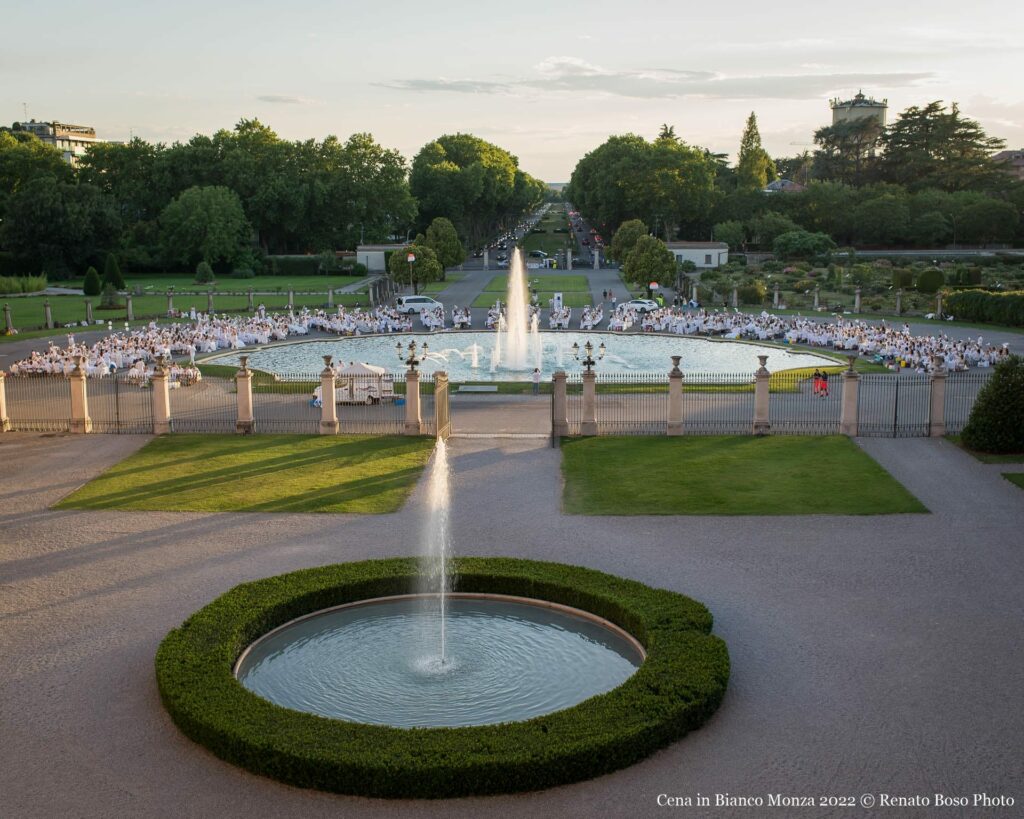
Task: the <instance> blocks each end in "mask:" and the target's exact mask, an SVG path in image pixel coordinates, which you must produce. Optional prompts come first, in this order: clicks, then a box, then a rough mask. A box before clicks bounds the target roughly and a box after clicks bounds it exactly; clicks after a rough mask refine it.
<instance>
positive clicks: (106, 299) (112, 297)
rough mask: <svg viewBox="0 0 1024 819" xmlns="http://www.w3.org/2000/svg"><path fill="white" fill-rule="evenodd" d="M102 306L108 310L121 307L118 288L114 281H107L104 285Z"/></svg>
mask: <svg viewBox="0 0 1024 819" xmlns="http://www.w3.org/2000/svg"><path fill="white" fill-rule="evenodd" d="M100 307H103V308H104V309H107V310H112V309H114V308H116V307H120V302H119V297H118V293H117V288H116V287H114V285H113V283H112V282H107V283H106V284H105V285H103V291H102V292H101V293H100Z"/></svg>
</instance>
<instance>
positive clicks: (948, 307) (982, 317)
mask: <svg viewBox="0 0 1024 819" xmlns="http://www.w3.org/2000/svg"><path fill="white" fill-rule="evenodd" d="M943 310H944V311H945V312H946V313H948V314H949V315H951V316H954V317H955V318H958V319H961V320H963V321H987V322H991V323H992V324H1005V325H1007V326H1012V327H1024V290H1012V291H1008V292H1005V293H991V292H989V291H987V290H962V291H960V292H958V293H952V294H950V295H949V296H947V297H946V303H945V305H944V306H943Z"/></svg>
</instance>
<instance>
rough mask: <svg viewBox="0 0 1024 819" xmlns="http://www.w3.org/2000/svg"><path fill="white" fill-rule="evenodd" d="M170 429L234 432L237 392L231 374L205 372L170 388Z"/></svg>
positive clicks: (236, 415) (176, 430)
mask: <svg viewBox="0 0 1024 819" xmlns="http://www.w3.org/2000/svg"><path fill="white" fill-rule="evenodd" d="M170 398H171V431H172V432H234V431H235V421H236V420H237V419H238V395H237V393H236V391H235V380H234V379H233V378H218V377H216V376H211V375H205V376H203V378H202V380H201V381H197V382H196V383H194V384H191V385H190V386H187V387H186V386H180V387H178V388H176V389H172V390H171V392H170Z"/></svg>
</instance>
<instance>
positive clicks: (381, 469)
mask: <svg viewBox="0 0 1024 819" xmlns="http://www.w3.org/2000/svg"><path fill="white" fill-rule="evenodd" d="M433 445H434V442H433V441H432V440H431V439H429V438H418V437H417V438H414V437H408V438H406V437H401V436H390V437H353V436H335V435H331V436H327V435H325V436H319V435H253V436H242V435H167V436H162V437H160V438H156V439H154V440H153V441H150V442H149V443H148V444H146V446H144V447H143V448H142V449H140V450H139V451H138V452H137V453H135V454H134V455H132V456H130V457H128V458H126V459H125V460H123V461H121V463H119V464H117V465H116V466H113V467H111V468H110V469H108V470H107V471H106V472H104V473H103V474H102V475H100V476H99V477H98V478H96V479H94V480H92V481H90V482H89V483H87V484H86V485H85V486H83V487H81V488H80V489H78V490H77V491H75V492H73V493H72V494H71V495H69V496H68V497H67V498H65V499H64V500H62V501H61V502H60V503H58V504H57V506H56V508H58V509H129V510H151V511H170V512H356V513H363V514H383V513H387V512H396V511H398V509H399V508H401V506H402V504H403V503H405V500H406V498H407V497H408V496H409V493H410V492H411V491H412V488H413V486H414V484H415V483H416V481H417V479H418V478H419V476H420V473H421V472H422V471H423V467H424V466H425V464H426V462H427V459H428V458H429V457H430V453H431V452H432V451H433Z"/></svg>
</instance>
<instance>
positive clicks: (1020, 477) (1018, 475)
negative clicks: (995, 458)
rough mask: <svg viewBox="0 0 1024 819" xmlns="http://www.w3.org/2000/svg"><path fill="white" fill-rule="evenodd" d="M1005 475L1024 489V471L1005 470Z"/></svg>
mask: <svg viewBox="0 0 1024 819" xmlns="http://www.w3.org/2000/svg"><path fill="white" fill-rule="evenodd" d="M1003 477H1004V478H1006V480H1008V481H1009V482H1010V483H1014V484H1016V485H1017V486H1019V487H1020V488H1021V489H1024V472H1004V473H1003Z"/></svg>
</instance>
